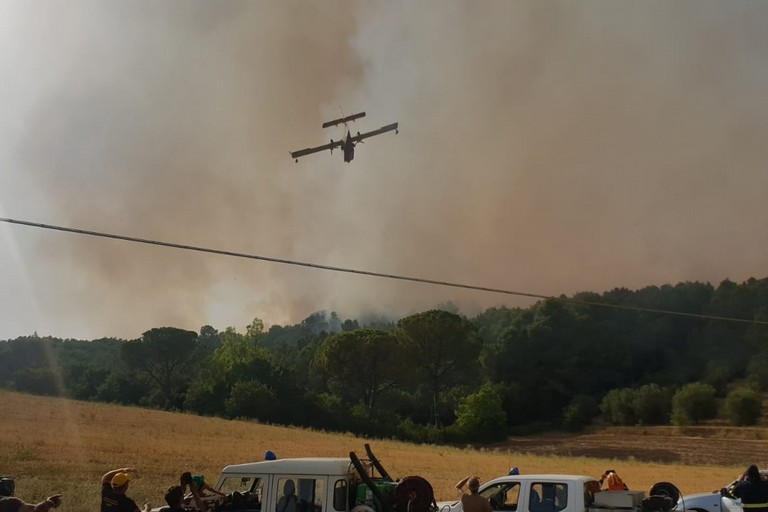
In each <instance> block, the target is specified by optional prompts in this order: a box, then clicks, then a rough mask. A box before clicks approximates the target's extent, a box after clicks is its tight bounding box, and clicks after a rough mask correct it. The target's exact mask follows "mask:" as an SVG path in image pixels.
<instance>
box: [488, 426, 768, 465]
mask: <svg viewBox="0 0 768 512" xmlns="http://www.w3.org/2000/svg"><path fill="white" fill-rule="evenodd" d="M767 437H768V432H766V430H765V429H763V428H729V427H722V426H713V427H708V426H707V427H685V428H678V427H635V428H605V429H601V430H599V431H594V432H590V433H585V434H577V435H567V436H566V435H549V436H547V435H544V436H533V437H515V438H510V439H509V440H507V442H505V443H503V444H501V445H498V447H499V448H505V449H509V450H512V451H516V452H522V453H529V454H531V455H557V456H562V457H590V458H597V459H616V460H636V461H640V462H657V463H663V464H683V465H686V466H701V465H712V464H714V465H719V466H737V467H738V466H745V465H747V464H748V463H751V462H755V463H758V464H761V465H762V466H763V467H768V439H766V438H767Z"/></svg>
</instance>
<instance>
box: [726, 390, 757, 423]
mask: <svg viewBox="0 0 768 512" xmlns="http://www.w3.org/2000/svg"><path fill="white" fill-rule="evenodd" d="M762 402H763V400H762V396H760V393H758V392H757V391H755V390H754V389H750V388H737V389H734V390H733V391H731V392H730V393H728V395H727V396H726V397H725V414H726V416H727V417H728V420H729V421H730V422H731V423H732V424H733V425H738V426H745V425H757V423H758V422H759V421H760V418H761V417H762V415H763V403H762Z"/></svg>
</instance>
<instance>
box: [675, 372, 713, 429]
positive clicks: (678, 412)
mask: <svg viewBox="0 0 768 512" xmlns="http://www.w3.org/2000/svg"><path fill="white" fill-rule="evenodd" d="M716 415H717V402H716V401H715V388H714V387H712V386H711V385H709V384H705V383H703V382H692V383H690V384H686V385H685V386H683V387H682V388H680V389H679V390H678V391H677V393H675V395H674V396H673V397H672V423H673V424H674V425H678V426H682V425H690V424H694V425H695V424H697V423H699V422H701V421H702V420H706V419H710V418H714V417H715V416H716Z"/></svg>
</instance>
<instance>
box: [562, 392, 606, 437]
mask: <svg viewBox="0 0 768 512" xmlns="http://www.w3.org/2000/svg"><path fill="white" fill-rule="evenodd" d="M599 412H600V410H599V408H598V406H597V401H596V400H595V399H594V398H592V397H591V396H586V395H576V396H575V397H573V398H572V399H571V403H569V404H568V405H567V406H565V408H564V409H563V427H565V428H566V429H567V430H570V431H572V432H576V431H579V430H581V429H582V428H584V427H586V426H587V425H589V424H590V423H591V422H592V418H594V417H595V416H597V414H598V413H599Z"/></svg>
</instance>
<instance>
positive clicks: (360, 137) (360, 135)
mask: <svg viewBox="0 0 768 512" xmlns="http://www.w3.org/2000/svg"><path fill="white" fill-rule="evenodd" d="M393 130H397V123H392V124H388V125H387V126H382V127H381V128H379V129H378V130H373V131H372V132H366V133H358V134H357V135H355V136H354V137H352V140H353V141H354V142H360V141H361V140H363V139H367V138H368V137H373V136H374V135H381V134H382V133H387V132H391V131H393Z"/></svg>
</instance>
